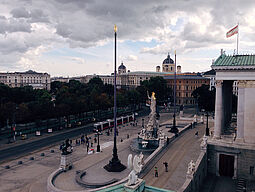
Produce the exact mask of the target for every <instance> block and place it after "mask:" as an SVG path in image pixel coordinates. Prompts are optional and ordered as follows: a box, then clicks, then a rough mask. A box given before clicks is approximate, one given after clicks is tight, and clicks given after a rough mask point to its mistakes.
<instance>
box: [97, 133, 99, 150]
mask: <svg viewBox="0 0 255 192" xmlns="http://www.w3.org/2000/svg"><path fill="white" fill-rule="evenodd" d="M99 135H100V133H99V131H98V130H97V152H100V144H99Z"/></svg>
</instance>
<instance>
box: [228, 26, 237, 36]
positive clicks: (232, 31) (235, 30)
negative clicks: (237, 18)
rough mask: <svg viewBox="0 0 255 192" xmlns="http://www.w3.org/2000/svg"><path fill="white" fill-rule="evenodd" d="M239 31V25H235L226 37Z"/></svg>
mask: <svg viewBox="0 0 255 192" xmlns="http://www.w3.org/2000/svg"><path fill="white" fill-rule="evenodd" d="M237 33H238V25H237V26H235V27H234V28H233V29H230V30H229V31H228V32H227V34H226V37H227V38H228V37H231V36H232V35H234V34H237Z"/></svg>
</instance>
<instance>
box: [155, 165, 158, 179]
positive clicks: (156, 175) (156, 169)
mask: <svg viewBox="0 0 255 192" xmlns="http://www.w3.org/2000/svg"><path fill="white" fill-rule="evenodd" d="M154 170H155V177H158V167H155V168H154Z"/></svg>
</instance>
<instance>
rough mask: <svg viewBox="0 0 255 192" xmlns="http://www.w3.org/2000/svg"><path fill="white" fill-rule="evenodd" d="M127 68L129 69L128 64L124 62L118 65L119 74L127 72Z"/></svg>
mask: <svg viewBox="0 0 255 192" xmlns="http://www.w3.org/2000/svg"><path fill="white" fill-rule="evenodd" d="M126 70H127V68H126V66H125V65H123V62H121V65H120V66H119V67H118V74H119V75H120V74H123V73H126Z"/></svg>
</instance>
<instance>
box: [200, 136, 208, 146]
mask: <svg viewBox="0 0 255 192" xmlns="http://www.w3.org/2000/svg"><path fill="white" fill-rule="evenodd" d="M200 147H201V149H206V147H207V137H206V136H204V137H203V140H202V142H201V144H200Z"/></svg>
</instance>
